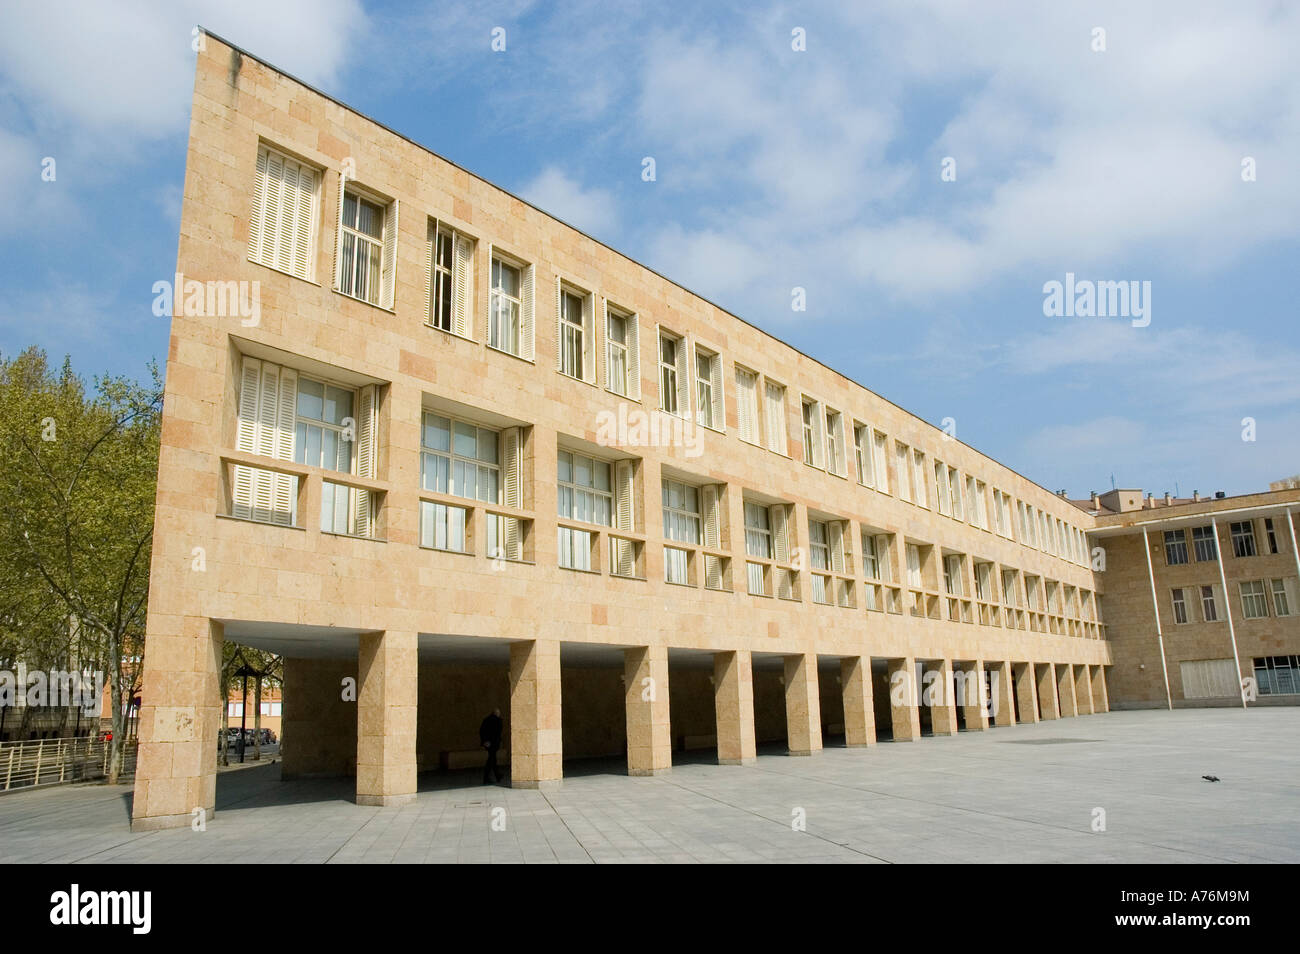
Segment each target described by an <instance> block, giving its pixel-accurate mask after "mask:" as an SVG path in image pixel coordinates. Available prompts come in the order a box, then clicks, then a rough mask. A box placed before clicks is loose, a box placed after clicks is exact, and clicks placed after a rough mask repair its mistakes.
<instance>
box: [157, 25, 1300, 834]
mask: <svg viewBox="0 0 1300 954" xmlns="http://www.w3.org/2000/svg"><path fill="white" fill-rule="evenodd" d="M205 39H206V43H205V48H204V49H203V50H202V51H201V52H200V53H199V54H198V58H197V67H196V76H195V89H194V98H193V111H192V116H191V127H190V139H189V148H188V154H187V166H186V178H185V191H184V205H183V210H182V220H181V235H180V247H179V253H178V265H177V270H178V272H179V273H181V276H178V282H179V283H180V285H179V286H178V288H177V290H176V296H175V314H174V317H173V322H172V336H171V344H170V351H169V356H168V363H167V383H166V404H165V412H164V423H163V434H162V453H161V461H160V469H159V487H158V520H157V527H158V529H157V533H156V536H155V544H154V554H153V580H152V590H151V595H150V604H149V620H148V630H147V649H146V655H145V676H144V695H143V700H144V705H143V710H142V716H141V731H140V737H141V745H140V762H139V769H138V773H137V781H136V792H135V803H134V822H133V823H134V825H135V826H136V827H138V828H150V827H164V826H169V825H182V824H189V823H190V820H191V817H192V813H193V812H194V811H195V810H196V809H199V808H203V809H206V810H207V811H209V812H210V811H211V810H212V807H213V805H214V798H215V775H214V771H215V739H216V735H217V731H216V730H217V726H218V724H219V721H220V718H221V705H222V701H221V700H220V698H219V693H218V688H217V685H218V683H217V665H218V663H219V660H220V658H221V645H222V641H223V640H225V639H230V640H235V641H238V642H241V643H245V644H248V645H252V646H255V647H258V648H261V649H266V650H269V651H272V652H276V653H279V654H281V655H283V656H284V657H285V666H284V709H283V722H282V735H283V739H284V744H285V756H284V761H283V768H284V774H285V776H286V777H293V776H307V775H317V774H340V775H355V778H356V799H357V801H358V802H360V803H363V804H379V805H390V804H398V803H401V802H404V801H406V800H409V799H411V798H413V797H414V794H415V791H416V781H417V773H418V772H419V771H421V770H427V769H436V768H439V767H455V766H458V765H461V764H466V763H468V762H470V761H474V760H477V759H479V758H481V753H480V751H479V745H478V726H479V722H480V720H481V719H482V718H483V716H484V715H485V714H486V713H487V712H489V711H490V710H492V709H493V708H499V709H501V710H502V713H503V716H504V717H505V721H506V750H507V751H506V752H505V753H503V756H504V758H505V759H508V762H509V773H510V781H511V784H512V785H515V786H543V785H550V784H555V783H558V782H559V781H560V779H561V778H562V776H563V760H564V759H567V758H576V757H583V756H614V757H625V758H626V762H627V771H628V772H629V773H630V774H649V773H657V772H663V771H668V770H669V769H670V767H671V765H672V761H673V758H674V754H675V753H678V752H681V751H684V750H699V751H700V752H703V753H706V754H707V753H709V752H711V751H712V752H713V754H715V756H716V759H717V761H718V762H720V763H724V764H732V763H739V764H744V763H747V762H750V761H752V760H753V759H754V757H755V754H756V752H757V751H758V747H759V746H760V745H764V744H774V745H781V746H783V747H784V748H785V749H786V750H788V751H789V752H790V753H792V754H811V753H814V752H816V751H818V750H819V749H820V748H821V747H822V745H823V740H824V738H827V739H833V740H835V741H836V743H837V744H838V743H839V741H840V740H841V739H842V740H843V744H847V745H849V746H869V745H871V744H873V743H874V742H875V741H876V740H877V739H878V738H881V739H893V740H895V741H911V740H914V739H916V738H917V737H918V736H920V735H922V734H923V733H928V732H933V733H936V734H953V733H956V732H957V731H958V730H959V729H966V730H982V729H985V728H987V727H988V726H989V725H996V726H1007V725H1011V724H1013V723H1014V722H1016V721H1034V720H1037V719H1040V718H1045V719H1054V718H1058V717H1059V716H1062V715H1064V716H1073V715H1076V714H1089V713H1093V712H1095V711H1104V710H1106V709H1107V707H1108V698H1107V683H1108V675H1107V674H1108V672H1109V671H1110V670H1111V667H1112V663H1113V660H1112V650H1111V645H1112V644H1111V642H1110V641H1109V640H1108V638H1107V636H1108V633H1107V622H1106V620H1107V617H1108V616H1109V612H1110V604H1109V603H1108V602H1106V603H1105V611H1103V603H1104V602H1105V601H1104V600H1103V597H1102V593H1101V589H1102V583H1103V582H1106V583H1109V582H1110V580H1109V578H1110V577H1112V576H1113V575H1114V570H1113V569H1112V570H1108V572H1107V573H1104V574H1102V573H1094V571H1093V569H1092V562H1091V557H1090V549H1091V548H1090V544H1089V540H1088V535H1089V534H1090V533H1092V532H1093V531H1094V529H1095V528H1096V527H1097V526H1098V525H1099V523H1102V522H1105V520H1106V519H1107V518H1106V517H1104V516H1102V517H1099V516H1094V515H1093V514H1092V513H1090V512H1088V511H1087V510H1086V509H1081V508H1080V507H1079V506H1076V505H1075V504H1073V503H1071V502H1070V501H1068V500H1066V499H1063V497H1061V496H1060V495H1057V494H1054V493H1052V492H1050V491H1048V490H1045V489H1044V488H1042V487H1040V486H1039V485H1037V484H1035V483H1033V482H1032V481H1031V480H1029V479H1027V478H1025V477H1023V476H1021V475H1020V474H1017V473H1015V472H1014V471H1012V470H1010V469H1009V468H1007V467H1005V466H1003V465H1001V464H999V463H998V462H996V461H994V460H991V459H989V458H988V457H986V456H984V455H982V454H980V453H979V452H977V451H975V450H974V449H973V448H971V447H969V446H967V445H965V444H963V443H961V442H960V441H957V440H954V439H951V438H950V437H949V436H948V435H947V434H945V433H944V432H943V431H941V430H940V429H938V428H936V427H934V426H933V425H931V424H929V423H926V422H925V421H923V420H920V419H918V418H917V417H915V416H913V415H911V414H909V413H907V412H906V411H904V410H902V409H900V408H899V407H897V406H895V405H893V404H891V403H890V402H889V401H887V400H885V399H884V398H882V397H880V396H878V395H876V394H873V393H872V392H871V391H869V390H867V389H866V388H864V387H862V386H861V385H859V384H857V383H855V382H853V381H851V380H849V379H847V378H845V377H844V376H843V375H840V374H838V373H836V372H835V371H834V370H832V369H830V368H828V367H826V366H825V365H822V364H820V363H819V362H817V361H814V360H812V359H810V358H808V357H807V356H805V355H803V354H801V353H799V352H798V351H796V350H795V349H793V348H791V347H790V346H788V345H786V344H784V343H782V342H781V341H779V340H777V339H775V338H773V337H772V336H771V335H768V334H766V333H765V332H763V331H761V330H759V329H758V328H756V327H754V326H752V325H750V324H747V323H746V322H745V321H744V320H742V319H741V318H739V317H737V316H735V315H732V314H730V313H728V312H726V311H724V310H723V309H721V308H720V307H718V306H717V305H714V304H712V303H710V302H708V301H706V300H704V299H702V298H700V297H699V296H697V295H694V294H692V293H691V292H689V291H688V290H686V289H684V288H682V287H680V286H679V285H676V284H674V283H673V282H672V281H671V280H670V279H668V278H666V277H664V276H661V275H659V274H657V273H655V272H653V271H651V270H650V269H648V268H646V267H644V266H642V265H639V264H638V263H636V262H634V261H632V260H630V259H628V258H626V257H625V256H623V255H620V254H619V253H618V252H616V251H615V250H613V249H611V248H609V247H608V246H605V245H603V244H601V243H600V242H599V241H597V240H595V239H593V238H591V237H589V236H587V235H584V234H583V233H581V232H579V231H577V230H575V229H573V228H571V227H570V226H568V225H566V224H564V223H562V222H560V221H557V220H556V219H554V218H552V217H550V216H548V215H546V214H545V213H543V212H542V211H540V210H538V209H536V208H534V207H532V206H530V205H528V204H527V203H525V202H523V201H521V200H519V199H517V198H515V197H514V196H511V195H510V194H508V193H506V192H504V191H502V190H501V189H499V188H497V187H495V186H493V185H492V184H490V183H488V182H485V181H484V180H482V179H480V178H478V177H477V176H475V175H473V174H472V173H470V172H468V171H467V170H465V169H462V168H459V167H458V166H456V165H454V164H452V163H451V162H448V161H447V160H445V159H442V158H441V157H439V156H438V155H436V154H434V153H432V152H430V151H428V150H427V149H424V148H422V147H421V146H419V145H417V144H415V143H413V142H411V141H409V140H407V139H405V138H404V137H402V136H401V135H400V134H398V133H395V132H393V131H392V130H389V129H387V128H385V127H383V126H381V125H380V124H378V123H376V122H374V121H373V120H371V119H368V118H366V117H365V116H362V115H359V114H358V113H356V112H354V111H352V110H350V109H348V108H347V107H345V106H343V105H342V104H340V103H338V102H336V101H334V100H332V99H330V98H329V97H328V96H326V95H324V94H322V93H320V92H318V91H316V90H313V89H311V88H309V87H307V86H305V85H303V84H302V83H300V82H298V81H296V80H294V79H293V78H291V77H288V76H285V75H284V74H283V73H281V72H279V71H277V70H276V69H274V68H273V67H271V66H269V65H267V64H265V63H263V62H261V61H259V60H257V59H255V58H254V57H252V56H251V55H249V54H247V53H245V52H242V51H240V50H238V49H235V48H233V47H231V46H230V45H229V44H227V43H225V42H223V41H222V40H220V39H219V38H217V37H215V36H211V35H208V36H206V38H205ZM254 283H256V284H254ZM1282 496H1283V497H1286V494H1285V493H1284V494H1283V495H1282ZM1290 497H1292V498H1300V493H1296V492H1290ZM196 553H201V554H202V555H203V560H202V561H197V560H196V557H195V554H196ZM196 567H201V569H196ZM1134 638H1135V639H1138V637H1137V636H1135V637H1134ZM1292 639H1293V643H1292V645H1294V635H1293V636H1292ZM1293 651H1294V650H1293ZM958 677H960V678H958ZM945 687H947V688H946V689H945ZM957 687H961V690H962V691H956V689H957Z"/></svg>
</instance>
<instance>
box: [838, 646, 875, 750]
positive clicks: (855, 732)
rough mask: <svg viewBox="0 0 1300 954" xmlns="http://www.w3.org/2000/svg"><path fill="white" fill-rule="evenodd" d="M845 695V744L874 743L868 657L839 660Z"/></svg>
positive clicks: (852, 746)
mask: <svg viewBox="0 0 1300 954" xmlns="http://www.w3.org/2000/svg"><path fill="white" fill-rule="evenodd" d="M840 685H841V687H842V690H843V695H844V744H845V745H847V746H848V747H849V748H851V749H852V748H858V747H861V746H866V745H875V744H876V710H875V704H874V701H873V699H872V694H871V657H870V656H850V657H848V658H845V659H841V660H840Z"/></svg>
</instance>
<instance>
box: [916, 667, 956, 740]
mask: <svg viewBox="0 0 1300 954" xmlns="http://www.w3.org/2000/svg"><path fill="white" fill-rule="evenodd" d="M931 673H938V674H939V677H938V679H933V680H932V679H931V677H930V674H931ZM922 686H923V689H922V692H923V693H924V698H925V699H926V700H927V701H928V702H929V704H930V725H931V726H932V727H933V729H934V734H935V735H956V734H957V700H956V699H955V698H954V695H955V693H954V689H953V678H952V661H951V660H948V659H936V660H934V661H933V662H932V663H930V664H929V665H927V666H926V672H925V679H924V681H923V683H922Z"/></svg>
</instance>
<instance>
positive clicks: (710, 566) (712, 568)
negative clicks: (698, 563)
mask: <svg viewBox="0 0 1300 954" xmlns="http://www.w3.org/2000/svg"><path fill="white" fill-rule="evenodd" d="M704 585H705V586H706V587H708V588H709V589H711V590H720V589H722V558H721V557H716V556H713V555H712V554H707V553H706V554H705V555H704Z"/></svg>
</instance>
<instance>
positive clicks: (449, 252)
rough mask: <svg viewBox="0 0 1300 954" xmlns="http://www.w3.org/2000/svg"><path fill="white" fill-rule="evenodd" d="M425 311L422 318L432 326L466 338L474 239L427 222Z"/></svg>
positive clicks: (471, 285) (472, 274)
mask: <svg viewBox="0 0 1300 954" xmlns="http://www.w3.org/2000/svg"><path fill="white" fill-rule="evenodd" d="M430 231H431V232H432V233H433V235H432V238H430V240H429V311H428V314H427V315H425V321H426V322H427V323H428V324H429V325H430V326H431V327H434V328H439V329H441V330H443V331H449V332H451V333H452V334H457V335H460V336H461V337H463V338H468V337H470V307H471V303H472V302H473V300H474V240H473V239H471V238H468V237H467V236H464V235H461V234H460V233H459V232H456V231H453V230H452V229H449V228H446V227H443V226H440V225H438V224H437V223H430Z"/></svg>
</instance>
